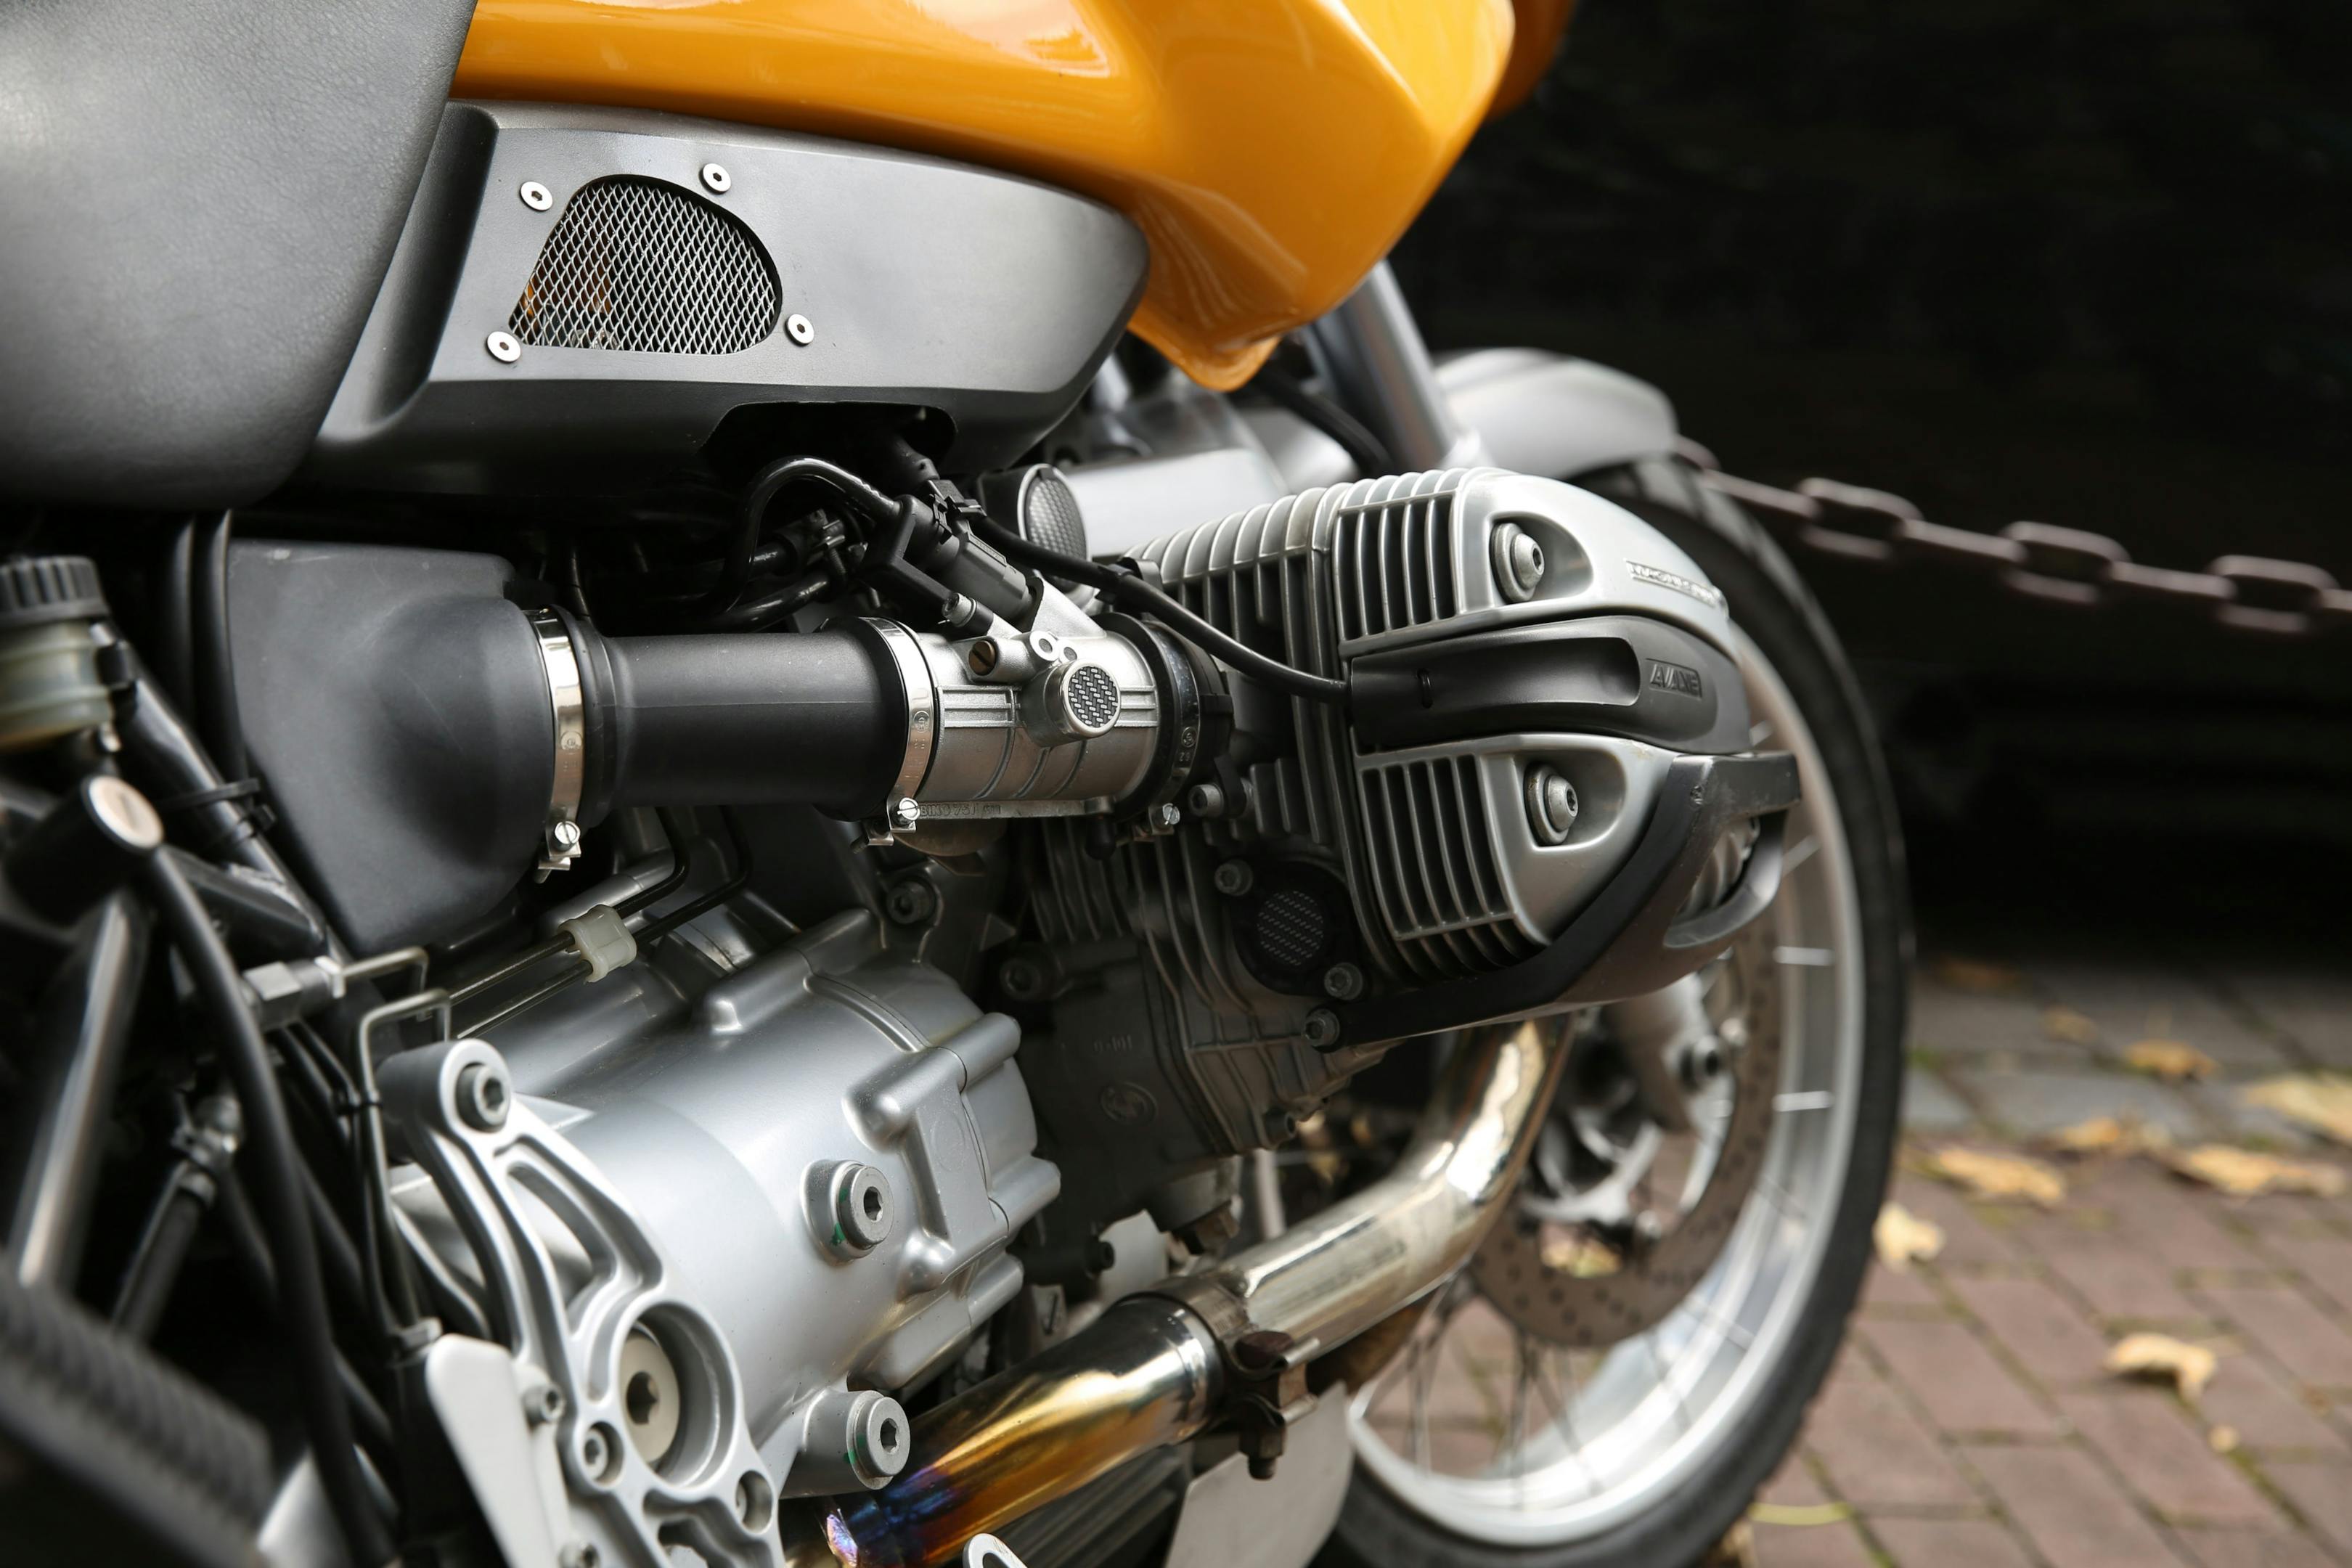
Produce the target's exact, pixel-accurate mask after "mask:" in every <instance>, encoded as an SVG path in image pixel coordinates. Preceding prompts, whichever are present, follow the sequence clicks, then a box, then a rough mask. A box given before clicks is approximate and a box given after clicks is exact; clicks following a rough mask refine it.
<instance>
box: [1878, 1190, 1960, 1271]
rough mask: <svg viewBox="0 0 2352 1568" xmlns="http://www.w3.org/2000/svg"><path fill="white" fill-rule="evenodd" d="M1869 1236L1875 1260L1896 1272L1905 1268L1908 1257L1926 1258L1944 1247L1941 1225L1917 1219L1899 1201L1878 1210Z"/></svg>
mask: <svg viewBox="0 0 2352 1568" xmlns="http://www.w3.org/2000/svg"><path fill="white" fill-rule="evenodd" d="M1870 1237H1871V1239H1872V1240H1873V1241H1874V1242H1876V1243H1877V1244H1878V1261H1880V1262H1881V1263H1884V1264H1885V1265H1886V1267H1887V1268H1892V1269H1893V1270H1895V1273H1897V1274H1901V1273H1903V1272H1904V1271H1905V1270H1906V1269H1908V1268H1910V1267H1911V1262H1912V1259H1914V1258H1917V1259H1919V1260H1920V1261H1922V1262H1926V1261H1928V1260H1930V1259H1932V1258H1934V1257H1935V1256H1936V1254H1937V1253H1939V1252H1941V1251H1943V1250H1944V1231H1943V1227H1942V1226H1938V1225H1937V1224H1936V1223H1935V1221H1933V1220H1925V1219H1921V1218H1920V1217H1919V1216H1918V1215H1915V1214H1913V1213H1912V1212H1911V1211H1910V1210H1909V1209H1906V1208H1905V1207H1904V1206H1903V1205H1901V1204H1888V1205H1886V1206H1885V1207H1884V1208H1882V1209H1880V1210H1879V1211H1878V1223H1877V1224H1875V1225H1874V1226H1871V1227H1870Z"/></svg>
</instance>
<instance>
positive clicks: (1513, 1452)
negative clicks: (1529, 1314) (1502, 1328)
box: [1503, 1329, 1535, 1482]
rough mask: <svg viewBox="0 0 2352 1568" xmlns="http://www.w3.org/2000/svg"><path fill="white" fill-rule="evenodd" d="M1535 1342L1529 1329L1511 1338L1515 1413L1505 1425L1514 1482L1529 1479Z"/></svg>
mask: <svg viewBox="0 0 2352 1568" xmlns="http://www.w3.org/2000/svg"><path fill="white" fill-rule="evenodd" d="M1531 1348H1532V1340H1531V1338H1530V1336H1529V1335H1528V1331H1526V1330H1525V1329H1521V1330H1519V1331H1517V1333H1516V1334H1514V1335H1512V1337H1511V1413H1510V1415H1509V1416H1508V1417H1507V1419H1506V1420H1505V1422H1504V1423H1503V1441H1504V1443H1505V1444H1506V1445H1507V1446H1508V1447H1509V1449H1510V1456H1511V1457H1510V1467H1511V1479H1512V1480H1513V1481H1515V1482H1517V1481H1524V1480H1525V1479H1526V1478H1527V1457H1528V1391H1529V1389H1530V1387H1531V1386H1532V1385H1533V1384H1534V1381H1535V1362H1534V1360H1533V1359H1532V1358H1531V1357H1530V1355H1529V1353H1528V1352H1529V1351H1530V1350H1531Z"/></svg>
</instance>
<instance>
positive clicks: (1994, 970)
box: [1933, 958, 2018, 992]
mask: <svg viewBox="0 0 2352 1568" xmlns="http://www.w3.org/2000/svg"><path fill="white" fill-rule="evenodd" d="M1933 968H1934V971H1935V975H1936V978H1937V979H1938V980H1940V981H1942V982H1943V983H1944V984H1947V985H1948V986H1950V987H1951V988H1952V989H1953V990H1955V991H1978V992H1993V991H2014V990H2016V989H2017V987H2018V978H2017V971H2016V970H2014V969H2011V968H2008V967H2006V966H2005V965H2002V964H1999V963H1979V962H1978V961H1977V960H1975V959H1973V958H1939V959H1937V960H1936V962H1935V964H1934V965H1933Z"/></svg>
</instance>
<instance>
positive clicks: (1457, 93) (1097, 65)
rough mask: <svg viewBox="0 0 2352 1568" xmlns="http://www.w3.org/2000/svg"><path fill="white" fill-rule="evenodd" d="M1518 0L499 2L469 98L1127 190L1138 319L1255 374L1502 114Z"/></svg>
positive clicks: (1213, 365)
mask: <svg viewBox="0 0 2352 1568" xmlns="http://www.w3.org/2000/svg"><path fill="white" fill-rule="evenodd" d="M1511 36H1512V13H1511V6H1510V4H1509V0H480V3H479V4H478V6H477V7H476V10H475V13H474V23H473V30H472V31H471V33H469V34H468V35H467V39H466V50H465V54H464V57H463V58H461V59H460V60H459V62H458V66H457V86H456V89H455V91H456V93H457V95H458V96H460V97H467V98H503V99H523V100H534V101H540V102H551V103H601V104H625V105H629V106H632V107H636V108H644V109H661V110H673V111H676V112H678V113H684V114H698V115H706V116H709V117H711V118H713V119H719V120H728V121H740V122H746V123H751V124H760V125H776V126H784V127H788V128H791V129H793V130H798V131H807V132H817V133H821V134H824V135H832V136H841V137H846V138H852V139H855V140H858V141H863V142H877V143H880V144H882V145H886V146H895V147H905V148H911V149H915V150H918V151H922V152H929V153H940V154H942V155H945V156H949V157H954V158H961V159H964V160H967V161H969V162H971V163H985V164H989V165H992V166H993V167H996V168H1001V169H1009V170H1013V171H1015V172H1017V173H1020V174H1029V175H1032V176H1034V177H1035V178H1037V179H1041V180H1045V181H1047V182H1049V183H1051V184H1058V185H1062V186H1065V187H1066V188H1068V189H1071V190H1076V191H1080V192H1083V193H1085V194H1087V195H1092V196H1095V197H1097V198H1098V199H1100V200H1102V201H1105V202H1108V203H1109V204H1110V205H1114V206H1116V207H1118V208H1119V209H1120V210H1122V211H1124V212H1125V213H1127V214H1128V215H1129V216H1130V217H1132V218H1133V219H1134V220H1135V221H1136V223H1137V224H1138V225H1139V226H1141V228H1142V229H1143V232H1144V235H1145V237H1147V238H1148V239H1149V240H1150V245H1151V276H1150V283H1149V284H1148V286H1147V287H1146V289H1145V293H1144V298H1143V303H1142V305H1141V307H1140V308H1139V310H1138V311H1137V313H1136V318H1135V322H1134V326H1135V329H1136V331H1139V332H1140V333H1141V334H1142V335H1143V336H1144V337H1145V338H1147V339H1149V340H1150V342H1152V343H1154V344H1156V345H1157V346H1158V347H1159V348H1160V350H1162V351H1163V352H1164V353H1167V354H1168V356H1169V357H1170V358H1171V359H1172V360H1174V361H1175V362H1176V363H1178V364H1180V365H1181V366H1182V367H1183V368H1184V369H1185V370H1186V371H1187V372H1189V373H1190V374H1192V376H1193V377H1194V378H1195V379H1197V380H1199V381H1201V382H1202V383H1204V384H1208V385H1210V386H1214V387H1229V386H1234V385H1237V384H1240V383H1241V382H1242V381H1244V380H1245V379H1247V378H1248V376H1249V375H1250V374H1252V373H1253V372H1254V371H1255V369H1256V368H1257V366H1258V364H1259V363H1261V362H1262V361H1263V360H1264V359H1265V355H1266V353H1267V352H1268V351H1269V350H1270V348H1271V347H1272V345H1273V342H1274V340H1275V339H1276V337H1278V336H1279V335H1280V334H1281V333H1282V332H1284V331H1287V330H1289V329H1290V328H1292V327H1295V326H1297V325H1299V324H1300V323H1301V322H1304V321H1310V320H1312V319H1313V318H1315V317H1316V316H1318V315H1320V314H1322V313H1323V312H1324V311H1325V310H1328V309H1330V308H1331V307H1332V306H1333V305H1335V304H1337V303H1338V302H1339V300H1341V299H1343V298H1345V297H1346V295H1347V293H1348V291H1349V289H1353V288H1354V287H1355V285H1356V284H1357V282H1358V281H1359V280H1360V279H1361V278H1362V277H1363V275H1364V274H1365V273H1366V272H1367V271H1369V270H1370V268H1371V267H1372V265H1373V264H1374V263H1375V262H1377V261H1378V260H1379V259H1380V258H1381V257H1382V256H1383V255H1385V254H1386V253H1387V251H1388V248H1389V247H1390V246H1391V244H1393V243H1394V242H1395V240H1396V237H1397V236H1398V235H1400V234H1401V233H1402V232H1403V230H1404V227H1405V226H1406V225H1407V224H1408V223H1410V222H1411V221H1412V216H1413V215H1414V214H1415V213H1417V212H1418V211H1420V210H1421V206H1422V204H1423V202H1424V201H1426V200H1427V199H1428V197H1429V195H1430V193H1431V191H1432V190H1433V189H1434V188H1435V186H1436V184H1437V182H1438V181H1439V179H1440V178H1442V177H1443V176H1444V173H1445V171H1446V169H1447V168H1448V167H1449V166H1450V165H1451V164H1452V163H1453V162H1454V158H1455V156H1456V155H1457V154H1459V153H1460V152H1461V150H1462V146H1463V143H1464V142H1466V141H1467V140H1468V139H1469V137H1470V134H1471V132H1473V131H1475V129H1476V128H1477V126H1478V123H1479V121H1480V120H1481V118H1482V117H1483V116H1484V115H1485V113H1486V103H1487V100H1488V99H1489V98H1490V97H1491V96H1492V94H1493V92H1494V90H1495V84H1496V80H1497V79H1498V78H1499V77H1500V75H1501V73H1502V69H1503V66H1504V62H1505V60H1506V59H1507V57H1508V55H1509V52H1510V47H1511Z"/></svg>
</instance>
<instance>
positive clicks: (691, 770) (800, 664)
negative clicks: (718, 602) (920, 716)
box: [572, 621, 908, 823]
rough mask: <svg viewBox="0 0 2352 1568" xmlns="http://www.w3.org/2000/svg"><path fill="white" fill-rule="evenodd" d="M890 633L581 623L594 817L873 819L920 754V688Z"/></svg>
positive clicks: (577, 630) (855, 626)
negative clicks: (911, 749) (654, 813)
mask: <svg viewBox="0 0 2352 1568" xmlns="http://www.w3.org/2000/svg"><path fill="white" fill-rule="evenodd" d="M882 639H883V634H882V633H880V632H878V631H877V630H875V629H874V628H873V627H872V626H867V625H866V623H864V622H862V621H860V622H851V623H848V624H846V625H844V626H831V627H827V628H826V629H824V630H823V631H816V632H739V633H727V632H718V633H708V634H696V635H682V636H676V637H599V636H597V635H596V634H594V633H593V632H590V631H588V630H587V629H586V628H584V627H581V626H577V625H576V624H575V625H574V626H573V627H572V646H573V647H575V648H576V649H577V650H578V651H579V653H580V656H581V657H580V666H581V686H582V690H583V698H584V700H585V705H586V709H587V731H588V734H587V740H588V779H587V784H586V786H585V793H584V795H583V802H582V812H581V816H582V819H583V821H586V822H590V823H593V822H595V821H597V820H599V819H600V818H601V817H602V816H604V813H606V812H608V811H611V810H613V809H614V808H615V807H619V806H631V805H813V806H815V807H816V808H817V809H818V810H820V811H823V812H824V813H826V814H827V815H829V816H838V817H845V818H848V817H860V816H875V815H877V814H878V813H879V812H881V811H882V810H883V809H884V808H885V806H886V805H887V802H888V797H889V793H890V788H891V785H892V784H893V782H894V781H895V780H896V779H897V778H898V770H899V767H900V765H901V764H902V763H903V762H904V760H905V758H906V754H907V726H908V700H907V691H906V689H905V686H904V684H903V681H902V679H901V677H900V675H899V672H898V664H897V661H896V660H894V659H893V658H891V655H890V651H889V648H888V647H887V645H886V644H885V643H884V642H883V640H882Z"/></svg>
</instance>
